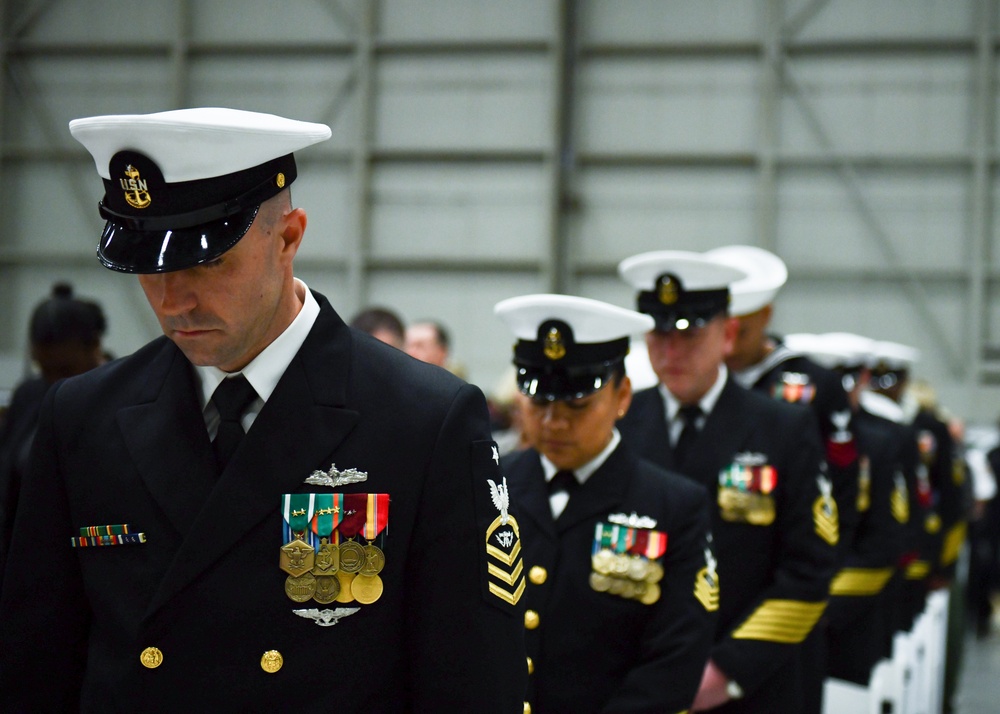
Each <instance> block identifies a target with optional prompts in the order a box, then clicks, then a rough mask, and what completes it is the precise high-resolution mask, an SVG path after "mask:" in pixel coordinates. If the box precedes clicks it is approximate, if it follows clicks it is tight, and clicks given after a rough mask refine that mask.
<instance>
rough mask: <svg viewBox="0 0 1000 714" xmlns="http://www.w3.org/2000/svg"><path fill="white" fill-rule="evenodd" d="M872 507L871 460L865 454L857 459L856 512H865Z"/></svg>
mask: <svg viewBox="0 0 1000 714" xmlns="http://www.w3.org/2000/svg"><path fill="white" fill-rule="evenodd" d="M871 507H872V462H871V459H869V458H868V457H867V456H862V457H861V458H860V459H859V460H858V501H857V508H858V513H867V512H868V509H869V508H871Z"/></svg>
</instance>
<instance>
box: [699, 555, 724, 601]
mask: <svg viewBox="0 0 1000 714" xmlns="http://www.w3.org/2000/svg"><path fill="white" fill-rule="evenodd" d="M716 565H718V561H717V560H716V559H715V556H714V555H712V550H711V548H705V567H704V568H702V569H701V570H699V571H698V574H697V575H695V576H694V597H695V599H696V600H697V601H698V602H700V603H701V605H702V607H704V608H705V610H707V611H708V612H715V611H716V610H718V609H719V574H718V573H717V572H716V570H715V567H716Z"/></svg>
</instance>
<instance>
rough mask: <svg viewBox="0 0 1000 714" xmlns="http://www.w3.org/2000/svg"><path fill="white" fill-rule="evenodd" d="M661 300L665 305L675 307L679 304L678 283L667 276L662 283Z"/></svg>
mask: <svg viewBox="0 0 1000 714" xmlns="http://www.w3.org/2000/svg"><path fill="white" fill-rule="evenodd" d="M659 298H660V302H661V303H663V304H664V305H673V304H674V303H675V302H677V281H675V280H674V279H673V278H671V277H669V276H665V277H664V278H663V279H662V280H661V281H660V290H659Z"/></svg>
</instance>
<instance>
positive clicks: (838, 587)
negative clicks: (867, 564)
mask: <svg viewBox="0 0 1000 714" xmlns="http://www.w3.org/2000/svg"><path fill="white" fill-rule="evenodd" d="M893 572H894V569H893V568H844V569H843V570H841V571H840V572H839V573H837V575H836V577H834V579H833V582H832V583H830V594H831V595H855V596H861V597H864V596H869V595H878V594H879V593H880V592H882V589H883V588H884V587H885V584H886V583H887V582H889V578H891V577H892V574H893Z"/></svg>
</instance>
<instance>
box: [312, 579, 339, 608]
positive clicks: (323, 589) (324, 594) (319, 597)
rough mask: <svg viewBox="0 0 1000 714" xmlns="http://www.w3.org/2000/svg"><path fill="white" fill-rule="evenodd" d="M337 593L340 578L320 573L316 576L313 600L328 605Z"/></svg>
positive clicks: (335, 597)
mask: <svg viewBox="0 0 1000 714" xmlns="http://www.w3.org/2000/svg"><path fill="white" fill-rule="evenodd" d="M338 595H340V579H339V578H338V577H337V576H336V575H320V576H319V577H317V578H316V592H315V594H314V595H313V600H315V601H316V602H318V603H319V604H320V605H329V604H330V603H331V602H333V601H334V600H336V599H337V596H338Z"/></svg>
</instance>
